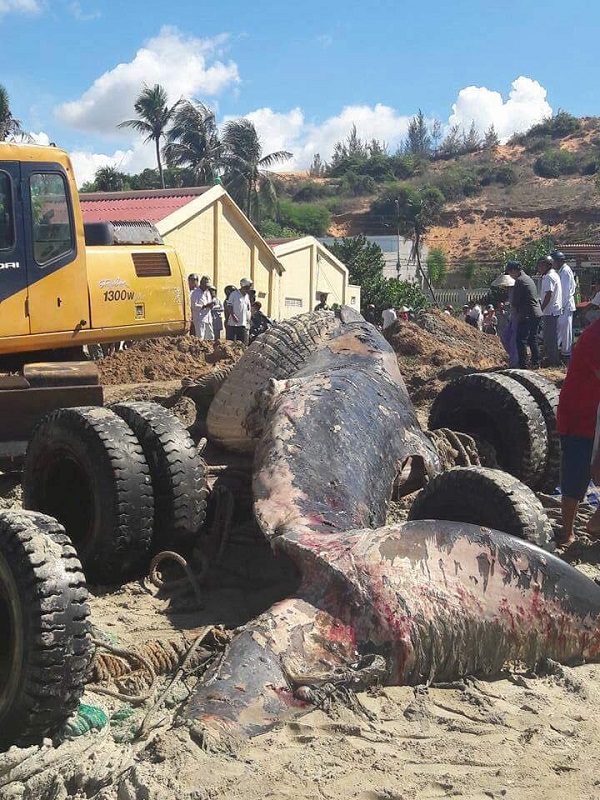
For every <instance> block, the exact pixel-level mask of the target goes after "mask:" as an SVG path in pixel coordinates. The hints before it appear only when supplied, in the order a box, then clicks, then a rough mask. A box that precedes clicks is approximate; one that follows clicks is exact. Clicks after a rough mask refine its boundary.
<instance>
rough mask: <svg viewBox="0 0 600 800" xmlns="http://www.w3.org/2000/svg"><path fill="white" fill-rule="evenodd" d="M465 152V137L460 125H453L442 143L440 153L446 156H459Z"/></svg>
mask: <svg viewBox="0 0 600 800" xmlns="http://www.w3.org/2000/svg"><path fill="white" fill-rule="evenodd" d="M462 152H463V137H462V134H461V131H460V125H453V126H452V127H451V128H450V130H449V131H448V133H447V134H446V136H445V138H444V141H443V142H442V143H441V145H440V153H443V154H444V155H445V156H450V157H454V156H458V155H460V154H461V153H462Z"/></svg>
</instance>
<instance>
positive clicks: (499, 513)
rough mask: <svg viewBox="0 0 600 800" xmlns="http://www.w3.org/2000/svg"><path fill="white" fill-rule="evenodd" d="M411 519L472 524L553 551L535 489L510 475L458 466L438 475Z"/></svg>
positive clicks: (549, 529) (420, 496)
mask: <svg viewBox="0 0 600 800" xmlns="http://www.w3.org/2000/svg"><path fill="white" fill-rule="evenodd" d="M408 518H409V519H439V520H449V521H451V522H471V523H473V524H474V525H482V526H484V527H486V528H493V529H494V530H498V531H503V532H504V533H509V534H511V535H512V536H517V537H518V538H519V539H527V541H529V542H533V544H537V545H538V546H539V547H544V548H547V549H548V548H551V542H552V527H551V525H550V520H549V519H548V516H547V515H546V512H545V511H544V509H543V508H542V504H541V503H540V501H539V500H538V499H537V497H536V496H535V494H534V493H533V492H532V490H531V489H530V488H529V487H528V486H525V484H523V483H521V481H520V480H518V479H517V478H515V477H514V476H512V475H509V474H508V473H506V472H502V471H501V470H497V469H487V468H486V467H456V468H455V469H451V470H448V472H442V473H440V474H439V475H436V476H435V477H434V478H433V479H432V480H431V481H430V482H429V483H428V484H427V486H425V488H424V489H422V490H421V491H420V492H419V494H418V495H417V497H416V499H415V501H414V503H413V504H412V507H411V509H410V512H409V514H408Z"/></svg>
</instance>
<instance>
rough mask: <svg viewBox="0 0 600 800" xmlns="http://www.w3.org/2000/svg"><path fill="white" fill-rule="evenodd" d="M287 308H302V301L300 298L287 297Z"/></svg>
mask: <svg viewBox="0 0 600 800" xmlns="http://www.w3.org/2000/svg"><path fill="white" fill-rule="evenodd" d="M285 307H286V308H302V299H301V298H300V297H286V298H285Z"/></svg>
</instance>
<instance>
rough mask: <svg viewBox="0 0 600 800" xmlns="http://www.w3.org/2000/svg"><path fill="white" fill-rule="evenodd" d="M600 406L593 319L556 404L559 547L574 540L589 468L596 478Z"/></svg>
mask: <svg viewBox="0 0 600 800" xmlns="http://www.w3.org/2000/svg"><path fill="white" fill-rule="evenodd" d="M599 405H600V320H596V322H593V323H592V324H591V325H590V326H589V327H587V328H586V329H585V330H584V332H583V333H582V334H581V336H580V337H579V341H578V342H577V344H576V345H575V347H574V348H573V354H572V356H571V360H570V361H569V368H568V370H567V377H566V378H565V382H564V383H563V386H562V389H561V390H560V398H559V401H558V412H557V416H556V429H557V431H558V433H559V435H560V449H561V467H560V489H561V495H562V501H561V503H562V532H561V535H560V536H558V537H557V539H556V541H557V543H558V544H560V545H568V544H571V542H572V541H573V539H574V533H573V524H574V522H575V516H576V514H577V509H578V507H579V503H580V502H581V501H582V500H583V498H584V497H585V495H586V492H587V489H588V486H589V483H590V477H591V472H592V466H593V469H594V474H595V475H596V476H598V470H597V465H598V460H597V458H596V459H594V464H593V465H592V456H593V450H594V434H595V430H596V420H597V414H598V407H599ZM598 477H600V476H598ZM598 517H599V514H598V512H596V514H594V517H592V519H591V520H590V525H589V527H588V531H589V533H590V534H591V535H594V534H595V535H596V536H597V535H598V528H599V527H600V524H599V523H600V519H598Z"/></svg>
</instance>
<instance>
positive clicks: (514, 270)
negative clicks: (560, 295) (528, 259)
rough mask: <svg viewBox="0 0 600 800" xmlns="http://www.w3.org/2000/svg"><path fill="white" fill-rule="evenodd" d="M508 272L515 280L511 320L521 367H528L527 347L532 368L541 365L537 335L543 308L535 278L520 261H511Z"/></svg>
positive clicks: (507, 266)
mask: <svg viewBox="0 0 600 800" xmlns="http://www.w3.org/2000/svg"><path fill="white" fill-rule="evenodd" d="M506 274H507V275H510V277H511V278H512V279H513V280H514V282H515V283H514V286H513V288H512V298H511V320H512V319H513V318H514V323H515V324H516V329H515V335H516V343H517V357H518V360H519V368H520V369H527V348H528V347H529V350H530V352H531V368H532V369H537V368H538V367H539V366H540V352H539V349H538V343H537V336H538V331H539V328H540V320H541V317H542V308H541V306H540V300H539V297H538V293H537V289H536V287H535V283H534V282H533V279H532V278H530V277H529V275H527V273H526V272H523V270H522V269H521V264H520V262H519V261H509V262H508V264H507V265H506Z"/></svg>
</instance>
